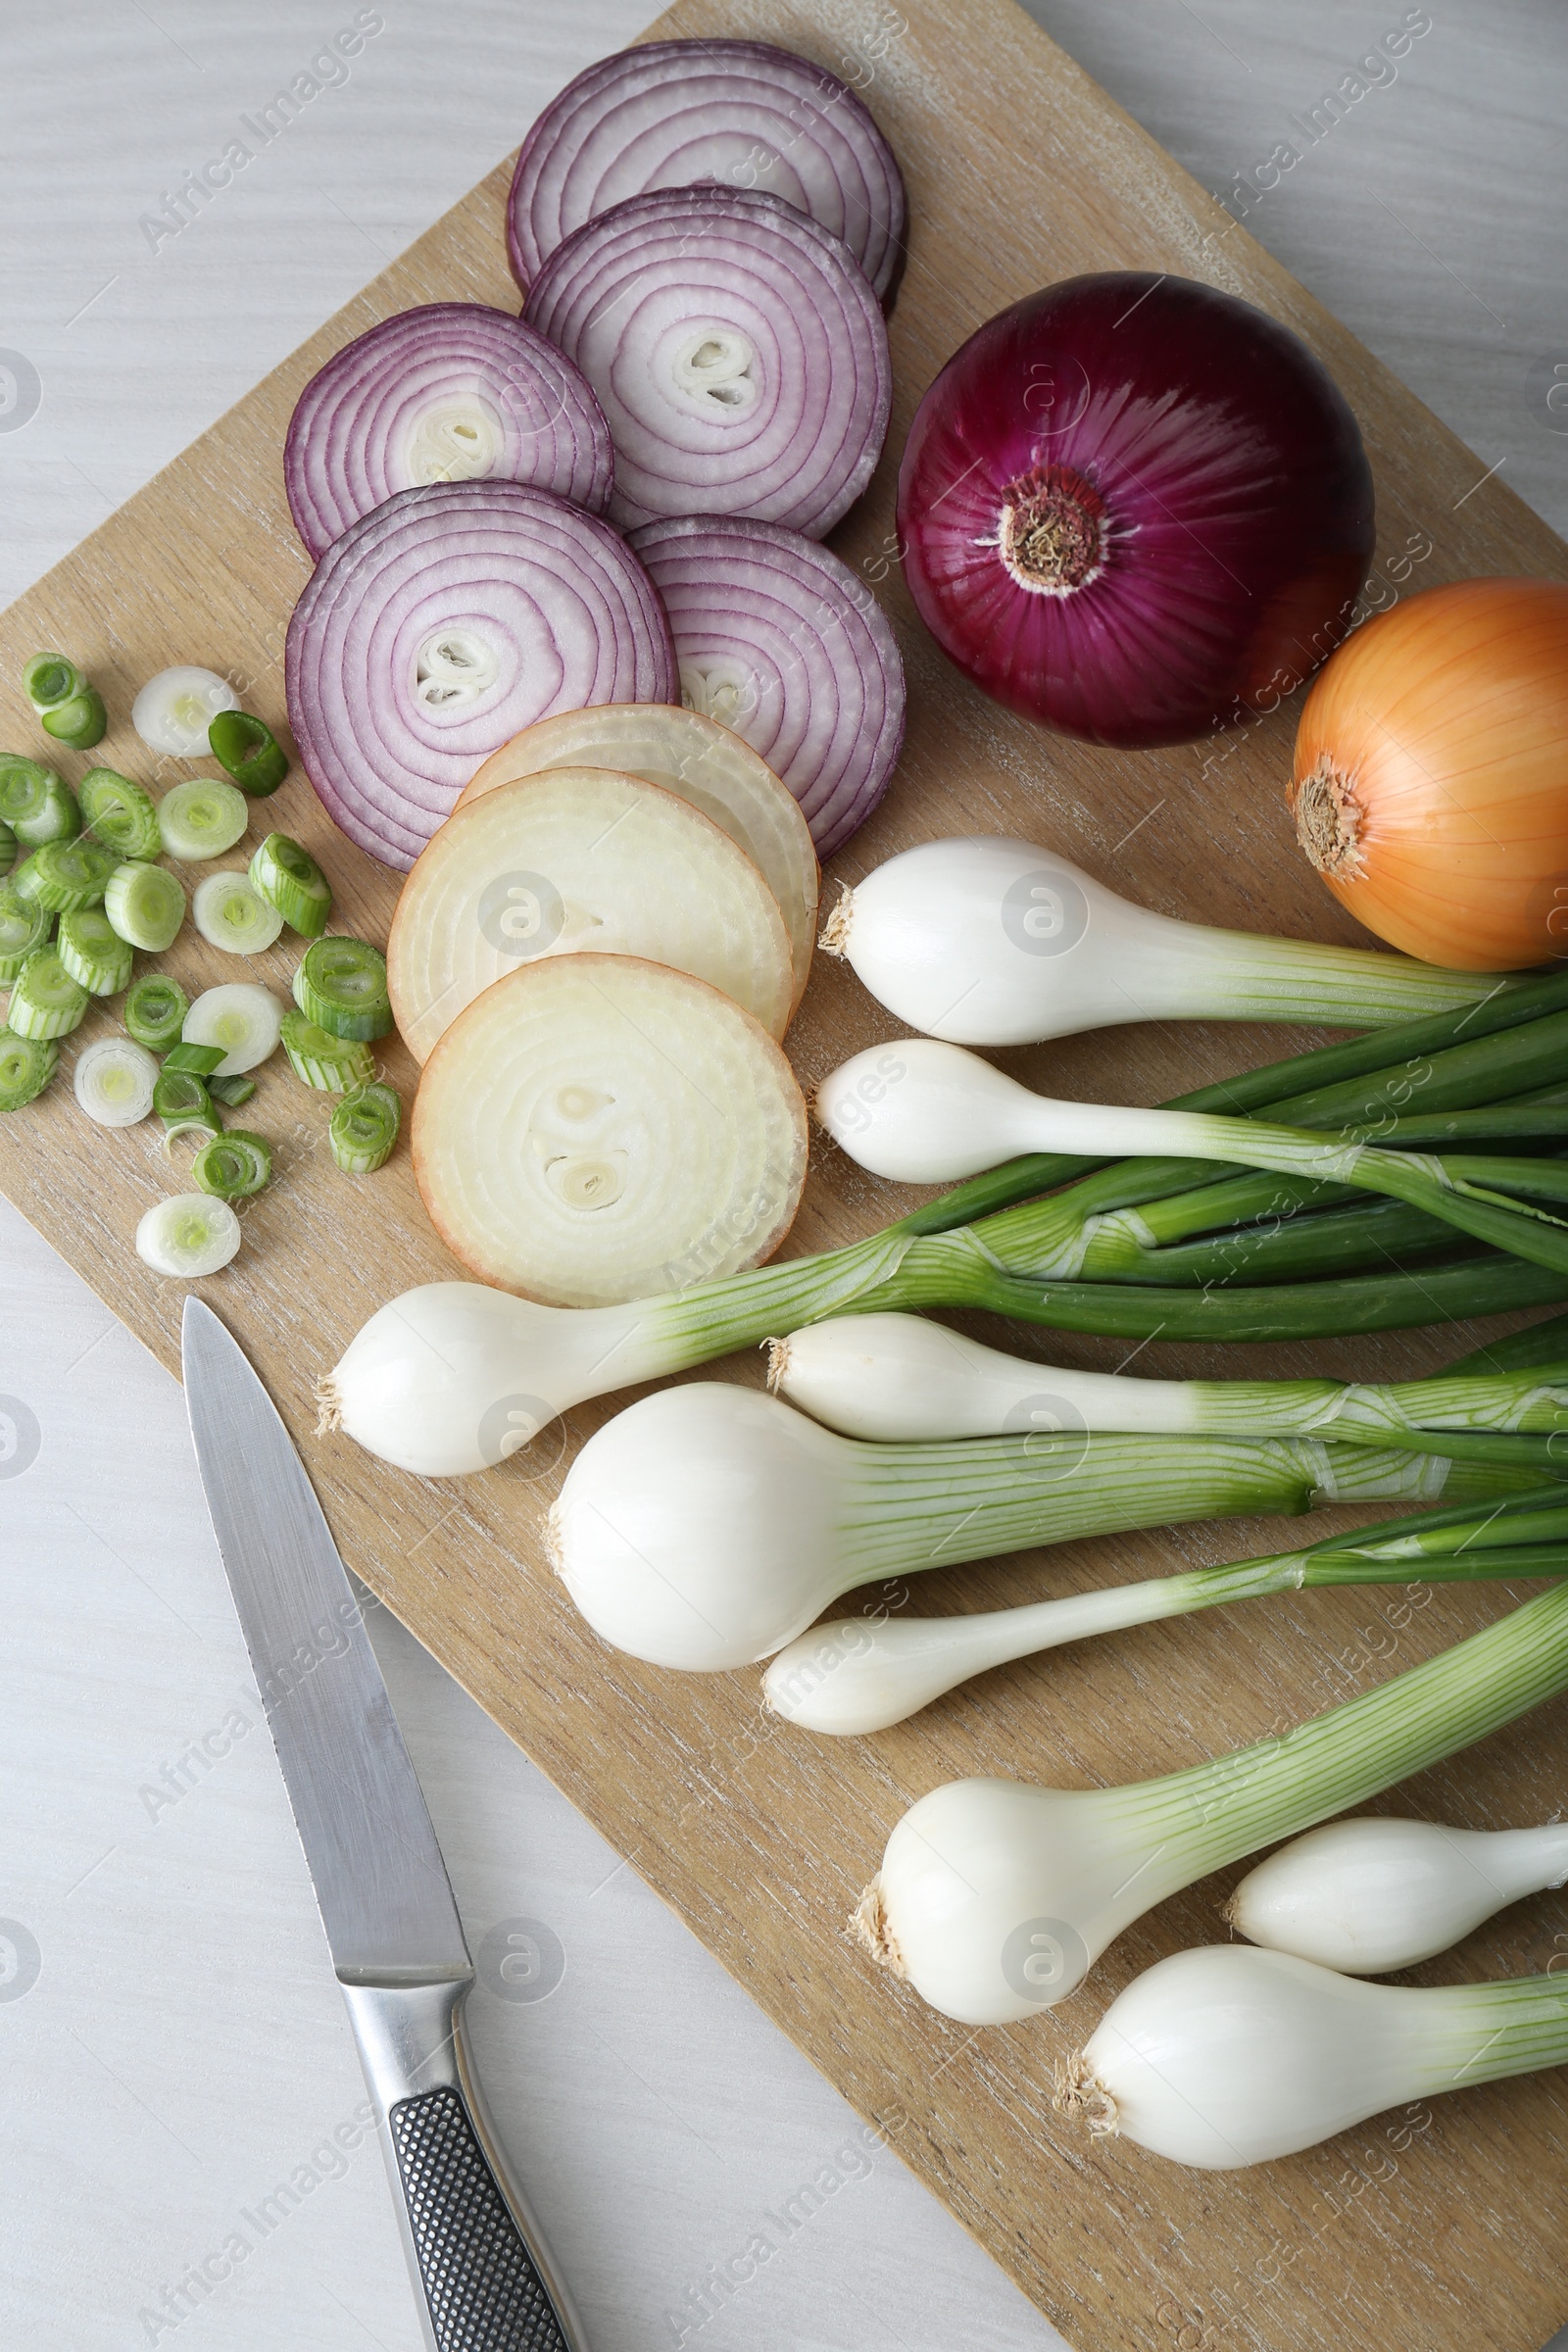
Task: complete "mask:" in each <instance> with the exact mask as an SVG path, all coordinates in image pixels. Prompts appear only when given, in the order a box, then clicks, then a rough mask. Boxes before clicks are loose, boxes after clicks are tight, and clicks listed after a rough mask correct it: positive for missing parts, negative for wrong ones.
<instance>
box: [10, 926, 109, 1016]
mask: <svg viewBox="0 0 1568 2352" xmlns="http://www.w3.org/2000/svg"><path fill="white" fill-rule="evenodd" d="M91 1002H92V999H91V998H90V997H89V995H88V994H87V991H86V990H85V989H84V988H83V987H82V985H81V982H80V981H79V980H73V978H72V976H71V974H70V973H69V972H68V971H67V969H66V967H65V965H64V964H63V963H62V962H61V960H60V952H59V950H58V949H57V948H34V949H33V951H32V954H31V955H30V956H28V957H27V959H26V961H25V964H24V965H23V967H22V969H21V971H20V972H19V973H18V974H17V976H16V979H15V980H14V981H13V982H12V984H11V1005H10V1009H9V1011H8V1012H7V1014H6V1019H7V1022H8V1024H9V1025H10V1027H11V1028H13V1029H14V1030H15V1031H16V1033H17V1035H18V1037H35V1038H50V1037H69V1036H70V1034H71V1032H72V1030H73V1029H79V1028H80V1026H81V1020H82V1015H83V1014H84V1013H85V1011H86V1009H87V1007H88V1005H90V1004H91Z"/></svg>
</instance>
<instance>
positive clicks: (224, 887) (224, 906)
mask: <svg viewBox="0 0 1568 2352" xmlns="http://www.w3.org/2000/svg"><path fill="white" fill-rule="evenodd" d="M191 912H192V914H193V916H194V917H195V922H196V928H197V930H198V931H199V932H200V933H201V935H202V937H203V939H205V940H206V941H207V942H208V943H209V945H210V946H212V947H215V948H222V949H223V950H224V951H225V952H226V953H227V954H228V955H230V956H259V955H260V954H261V953H262V951H263V949H264V948H270V946H271V944H272V942H273V940H275V939H276V937H277V935H278V933H279V932H280V931H281V930H282V928H283V917H282V915H281V914H280V913H279V912H278V910H277V908H276V907H274V906H273V905H272V903H271V901H270V899H264V898H263V896H262V894H261V892H260V891H259V890H257V889H256V888H255V887H254V886H253V885H252V883H251V882H250V881H249V879H248V878H247V876H246V875H245V874H243V873H239V872H234V873H230V872H224V873H221V874H209V875H208V876H207V878H206V879H205V881H202V882H198V884H197V885H196V895H195V897H194V899H193V900H192V901H191Z"/></svg>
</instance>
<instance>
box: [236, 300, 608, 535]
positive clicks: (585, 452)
mask: <svg viewBox="0 0 1568 2352" xmlns="http://www.w3.org/2000/svg"><path fill="white" fill-rule="evenodd" d="M612 474H613V457H612V453H611V447H610V428H609V426H608V425H607V424H606V422H605V418H604V412H603V411H602V410H601V408H600V406H599V403H598V401H597V400H596V399H595V398H594V396H593V393H592V392H591V391H590V390H589V388H588V386H587V384H586V383H585V382H584V380H583V378H582V376H581V375H580V374H579V373H578V371H577V369H576V368H573V367H572V365H571V363H570V361H569V360H567V359H565V358H564V357H563V355H562V354H561V353H560V352H559V351H557V350H556V349H555V348H554V347H553V346H552V345H551V344H549V343H547V342H546V341H545V339H544V337H543V336H542V335H536V334H535V333H534V331H533V329H532V327H529V326H524V325H523V323H522V320H521V319H515V318H513V317H512V316H511V315H510V313H508V312H506V311H492V310H488V309H486V308H485V307H484V306H483V305H482V304H480V303H476V302H432V303H427V304H425V305H424V306H423V307H422V308H421V309H419V310H415V311H401V312H399V314H398V315H397V317H396V318H394V319H382V320H381V321H380V323H379V325H377V326H372V327H370V328H369V329H368V332H367V333H365V334H363V335H358V336H356V338H355V340H354V341H353V342H352V343H349V344H346V345H345V347H344V348H343V350H342V351H339V352H336V353H335V354H334V355H333V357H332V358H331V359H329V360H328V361H327V363H326V366H325V367H324V368H321V369H320V370H319V373H318V374H316V375H313V376H312V378H311V380H310V382H309V383H308V384H307V385H306V387H305V389H304V391H303V392H302V393H301V394H300V397H299V401H298V403H297V404H296V406H295V410H294V415H293V417H292V418H291V419H290V422H289V428H288V439H287V442H286V443H285V445H284V449H283V481H284V486H285V488H286V490H287V492H288V503H289V511H290V513H291V514H292V515H293V517H294V527H295V529H296V530H297V531H298V532H299V535H300V537H301V538H302V539H303V540H304V542H305V544H306V547H307V548H308V549H309V550H310V553H311V554H312V556H319V555H322V554H324V552H325V550H326V549H327V548H328V547H330V546H331V544H332V541H333V540H334V539H336V538H339V537H341V535H342V533H343V532H344V531H346V530H347V529H348V527H349V525H350V523H352V522H358V521H359V519H360V517H361V515H368V514H369V512H370V510H371V508H372V507H378V506H380V505H382V504H383V503H384V501H385V500H387V499H389V498H392V497H394V496H395V495H396V493H397V492H398V491H399V490H413V489H415V488H417V486H418V485H419V484H420V483H424V482H439V481H449V482H450V481H481V480H484V479H487V478H489V477H491V476H496V477H499V478H501V479H503V480H506V481H513V482H531V483H533V484H534V485H535V487H537V488H538V489H541V490H553V491H555V492H556V494H557V495H558V496H559V497H561V498H569V499H571V500H572V501H574V503H575V504H576V505H577V506H579V507H586V508H588V509H589V510H590V511H591V512H592V513H594V514H598V512H599V511H600V509H601V508H602V507H603V506H604V503H605V501H606V499H607V498H608V497H609V495H610V484H611V478H612Z"/></svg>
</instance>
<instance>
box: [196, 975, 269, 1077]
mask: <svg viewBox="0 0 1568 2352" xmlns="http://www.w3.org/2000/svg"><path fill="white" fill-rule="evenodd" d="M283 1009H284V1008H283V1006H282V1005H281V1004H280V1003H279V1001H278V999H277V998H276V997H274V996H273V994H272V992H271V990H270V989H269V988H262V987H260V986H259V985H258V984H257V983H256V982H255V981H254V980H228V981H225V982H224V984H223V986H222V987H221V988H210V989H208V990H207V991H206V993H205V994H204V995H203V996H200V997H198V998H197V1000H196V1002H195V1004H194V1005H192V1006H191V1008H190V1011H189V1012H188V1013H187V1014H186V1016H185V1027H184V1032H183V1035H184V1038H185V1042H186V1044H187V1045H191V1046H221V1047H222V1049H223V1058H222V1060H221V1062H220V1063H219V1065H218V1069H219V1074H220V1076H221V1077H224V1078H237V1077H240V1076H242V1075H243V1074H244V1072H245V1071H246V1070H254V1069H255V1068H257V1066H258V1065H259V1064H260V1063H261V1062H264V1061H265V1060H266V1059H267V1057H268V1055H269V1054H271V1053H273V1052H275V1050H276V1047H277V1036H278V1030H279V1028H280V1027H281V1024H282V1020H283Z"/></svg>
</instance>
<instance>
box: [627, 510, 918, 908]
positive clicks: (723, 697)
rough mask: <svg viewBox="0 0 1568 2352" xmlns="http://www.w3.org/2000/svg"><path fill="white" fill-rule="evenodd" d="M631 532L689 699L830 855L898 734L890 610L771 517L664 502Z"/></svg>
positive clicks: (859, 821) (898, 679)
mask: <svg viewBox="0 0 1568 2352" xmlns="http://www.w3.org/2000/svg"><path fill="white" fill-rule="evenodd" d="M631 545H632V548H633V550H634V552H635V553H636V554H637V555H638V556H640V557H641V559H642V561H643V563H644V564H647V566H648V570H649V575H650V577H651V578H652V580H653V583H654V586H655V587H656V588H657V589H658V590H659V593H660V595H661V596H662V599H663V602H664V610H665V612H666V613H668V614H669V626H670V632H671V634H672V635H673V637H674V640H675V659H676V661H677V662H679V664H680V687H681V700H682V701H683V702H684V703H686V704H687V705H688V707H689V708H690V709H691V710H693V711H705V712H706V713H707V714H708V716H709V717H711V718H715V719H718V720H719V721H720V722H721V723H722V724H723V725H724V726H726V727H732V728H733V729H734V731H735V733H736V734H737V735H740V736H742V737H743V738H744V739H745V741H746V742H747V743H749V744H750V745H751V747H752V749H753V751H754V752H757V753H758V754H760V757H761V758H762V759H763V760H766V761H767V764H768V766H769V767H770V768H771V769H772V770H773V772H774V774H775V775H776V776H778V777H779V778H780V779H781V780H782V782H784V783H785V784H787V785H788V787H789V789H790V791H791V792H792V793H793V794H794V796H795V798H796V799H797V800H798V801H799V802H800V804H801V808H802V809H803V810H804V811H805V815H806V820H807V823H808V824H809V826H810V829H811V839H812V841H813V842H814V843H815V845H816V854H817V856H818V857H819V858H822V859H823V860H824V862H825V861H826V859H828V858H831V857H832V856H833V853H834V852H835V850H840V849H842V848H843V846H844V844H845V843H846V842H847V841H848V840H849V838H850V835H851V834H852V833H854V832H855V831H856V830H857V829H858V827H859V826H860V825H863V824H864V822H865V820H866V818H867V817H868V816H869V815H870V813H871V811H872V809H874V808H875V807H876V805H877V803H878V802H879V801H880V800H881V798H882V795H883V794H884V793H885V792H886V790H887V788H888V779H889V777H890V776H891V775H892V773H893V769H894V764H895V762H896V761H897V760H898V757H899V749H900V746H901V745H902V743H903V741H904V703H905V692H904V661H903V657H902V656H901V655H900V652H899V647H898V640H897V639H896V638H895V636H894V634H893V631H892V628H891V627H890V626H889V623H888V618H887V615H886V613H884V612H883V610H882V608H881V606H880V605H879V604H878V603H877V601H876V598H875V597H874V596H873V595H872V593H871V591H870V589H869V588H868V587H867V586H866V584H865V582H864V581H863V580H858V579H857V578H856V576H855V574H854V572H853V571H851V569H850V567H849V565H848V564H845V563H842V562H841V561H840V559H839V558H838V557H837V556H835V555H832V554H830V553H829V551H828V550H827V549H826V548H825V547H818V546H817V544H816V542H815V541H814V540H813V539H805V538H802V536H801V534H800V533H799V532H798V531H786V530H781V529H780V527H779V526H778V524H777V523H772V522H756V521H752V520H749V519H745V520H743V519H742V518H741V517H740V516H738V515H681V516H678V517H676V516H666V517H665V518H664V519H663V520H662V521H659V522H650V523H646V524H645V525H644V527H643V528H642V529H641V530H640V531H637V532H636V533H634V535H633V537H632V541H631Z"/></svg>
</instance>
